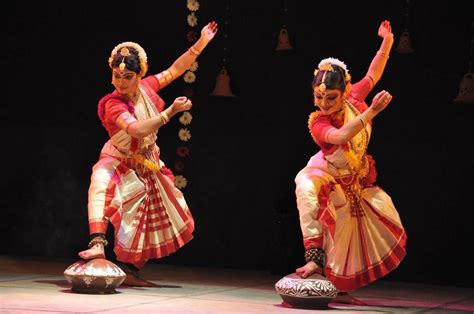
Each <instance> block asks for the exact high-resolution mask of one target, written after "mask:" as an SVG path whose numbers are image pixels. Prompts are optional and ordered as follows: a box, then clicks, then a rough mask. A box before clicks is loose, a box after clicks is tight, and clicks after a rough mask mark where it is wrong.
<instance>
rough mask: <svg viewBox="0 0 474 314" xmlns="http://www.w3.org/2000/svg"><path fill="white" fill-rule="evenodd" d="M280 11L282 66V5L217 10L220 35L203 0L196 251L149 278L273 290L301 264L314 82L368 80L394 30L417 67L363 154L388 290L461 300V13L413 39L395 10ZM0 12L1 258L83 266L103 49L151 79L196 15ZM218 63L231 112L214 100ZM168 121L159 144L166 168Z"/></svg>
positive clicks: (63, 7)
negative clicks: (186, 272)
mask: <svg viewBox="0 0 474 314" xmlns="http://www.w3.org/2000/svg"><path fill="white" fill-rule="evenodd" d="M287 2H288V3H286V6H287V14H286V23H287V25H288V31H289V36H290V41H291V44H292V45H293V46H294V47H295V49H294V50H291V51H275V48H276V45H277V38H278V33H279V31H280V28H281V26H282V23H283V22H282V21H283V18H282V16H283V14H282V12H283V11H282V10H283V9H282V8H283V6H284V4H285V2H284V1H268V0H259V1H231V2H230V1H227V3H229V4H230V10H229V11H228V12H229V14H228V18H227V19H226V18H225V16H226V9H225V8H226V3H225V2H224V1H201V7H200V10H199V11H198V12H197V16H198V18H199V28H201V27H202V26H203V25H204V23H205V22H207V21H211V20H216V21H217V22H218V23H219V27H220V31H219V33H218V35H217V37H216V39H215V40H214V41H213V42H211V44H210V45H209V46H208V48H207V49H206V50H205V51H204V53H203V54H202V55H201V56H200V58H199V60H198V61H199V69H198V71H197V72H196V73H197V81H196V82H195V83H194V84H193V86H192V87H193V89H194V90H195V91H196V94H195V95H194V96H193V97H192V99H193V103H194V107H193V109H192V114H193V117H194V120H193V122H192V125H191V130H192V136H193V137H192V139H191V141H190V142H189V148H190V151H191V154H190V157H189V158H188V159H187V161H186V164H185V166H186V168H185V175H186V176H187V178H188V180H189V184H188V186H187V187H186V189H185V190H184V193H185V195H186V198H187V200H188V203H189V205H190V207H191V209H192V212H193V214H194V216H195V220H196V232H195V239H194V240H193V241H191V242H190V243H189V244H188V245H186V246H185V247H184V248H183V249H182V250H180V251H178V252H177V253H175V254H173V255H171V256H169V257H166V258H163V259H161V260H158V261H154V263H169V264H179V265H195V266H211V267H231V268H242V269H261V270H269V271H271V272H273V273H277V274H285V273H288V272H291V271H293V269H294V267H296V266H298V265H300V264H302V263H303V247H302V242H301V232H300V230H299V225H298V217H297V209H296V206H295V200H294V181H293V179H294V176H295V175H296V173H297V172H298V171H299V169H301V168H302V167H303V166H304V165H305V164H306V162H307V160H308V158H309V157H310V156H311V155H312V154H314V153H315V152H316V151H317V147H316V146H315V144H314V143H313V142H312V140H311V138H310V135H309V133H308V131H307V128H306V121H307V116H308V114H309V113H310V111H311V110H312V109H313V107H312V104H311V102H312V98H311V88H310V81H311V78H312V72H313V69H314V67H315V66H316V65H317V63H318V62H319V60H320V59H322V58H324V57H328V56H332V57H337V58H340V59H341V60H344V61H345V62H346V63H347V64H348V66H349V69H350V71H351V74H352V77H353V80H357V79H359V78H361V77H363V75H364V74H365V71H366V70H367V67H368V65H369V63H370V61H371V59H372V57H373V56H374V54H375V52H376V51H377V49H378V46H379V44H380V38H379V37H378V36H377V28H378V26H379V23H380V22H381V21H382V20H383V19H390V20H391V21H392V25H393V31H394V33H395V35H396V40H395V44H394V48H396V46H397V44H398V39H399V35H400V34H401V32H402V31H403V30H404V28H405V27H406V26H408V29H409V31H410V35H411V40H412V45H413V48H414V49H415V53H413V54H405V55H404V54H399V53H397V52H395V51H394V50H393V51H392V53H391V56H390V59H389V64H388V66H387V68H386V71H385V74H384V76H383V78H382V80H381V81H380V82H379V84H378V85H377V86H376V89H375V90H374V92H372V93H371V95H369V100H370V99H371V98H372V97H373V95H374V94H375V92H376V91H379V90H382V89H387V90H389V91H390V92H391V93H392V94H393V95H394V100H393V101H392V104H391V105H390V107H389V108H388V109H387V110H386V111H385V112H383V113H382V114H381V115H380V116H379V117H377V119H376V120H375V122H374V128H375V132H374V136H373V137H372V141H371V144H370V146H369V151H370V153H371V154H372V155H373V156H374V158H375V160H376V163H377V167H378V173H379V176H378V184H379V185H380V186H381V187H382V188H383V189H384V190H386V191H387V192H388V193H389V194H390V195H391V197H392V198H393V201H394V203H395V205H396V207H397V208H398V210H399V213H400V215H401V217H402V220H403V223H404V225H405V227H406V230H407V234H408V244H407V246H408V247H407V251H408V252H407V257H406V259H405V260H404V261H403V262H402V264H401V265H400V266H399V268H398V269H397V270H395V271H394V272H393V273H391V274H390V275H389V276H388V277H387V278H386V280H400V281H401V280H403V281H412V282H415V281H416V282H426V283H440V284H457V285H465V286H471V282H472V278H473V276H472V275H473V274H472V260H471V258H469V255H470V251H471V250H472V248H473V232H472V223H473V219H472V218H473V217H472V207H473V206H472V200H471V198H470V197H471V196H472V190H473V184H472V178H473V166H472V161H473V158H472V155H471V154H469V153H468V150H469V148H470V146H471V145H472V136H473V128H472V118H473V112H474V105H472V104H471V105H461V104H454V103H453V102H452V100H453V99H454V98H455V97H456V96H457V93H458V88H459V83H460V80H461V79H462V77H463V75H464V74H465V73H466V72H467V70H468V63H469V59H470V57H469V43H470V40H471V29H470V28H471V23H472V15H471V14H470V13H469V12H470V11H469V10H468V8H467V4H459V3H454V2H446V3H443V4H433V3H432V2H430V1H426V2H422V1H411V2H410V14H409V18H408V20H407V21H408V24H406V21H405V18H404V5H405V1H401V0H400V1H390V2H386V3H385V2H384V3H383V4H382V2H380V1H378V2H373V3H368V2H364V3H363V2H352V3H344V2H339V3H337V4H334V3H332V2H326V3H322V2H320V1H318V2H316V1H314V2H313V3H311V2H308V1H294V2H290V1H287ZM464 3H467V2H464ZM463 6H464V7H463ZM2 11H3V12H2V15H4V18H3V19H2V20H3V21H7V25H6V27H4V28H2V30H1V32H2V40H3V42H4V43H6V44H4V45H2V49H1V51H0V62H1V64H2V76H3V80H2V81H3V83H2V87H3V93H4V97H2V98H1V100H0V101H1V108H2V110H1V117H2V123H1V125H0V128H1V130H2V134H3V149H2V152H3V153H2V155H3V158H2V160H3V162H2V164H3V167H2V179H1V180H0V189H1V191H2V198H1V201H0V202H1V214H2V219H1V221H2V227H1V230H2V234H3V235H4V236H3V239H4V240H3V241H0V252H1V253H3V254H10V255H19V256H30V257H38V258H48V259H75V258H76V257H77V255H76V254H77V252H78V251H79V250H81V249H84V248H85V246H86V244H87V241H88V225H87V189H88V184H89V178H90V174H91V167H92V165H93V164H94V163H95V161H96V160H97V157H98V154H99V151H100V149H101V146H102V145H103V143H104V142H105V141H106V140H107V136H106V132H105V130H104V129H103V128H102V126H101V125H100V122H99V120H98V118H97V115H96V104H97V101H98V99H100V97H102V95H104V94H105V93H108V92H110V91H112V86H111V85H110V79H111V77H110V71H109V69H108V66H107V58H108V56H109V54H110V50H111V49H112V48H113V47H114V46H115V45H116V44H118V43H119V42H122V41H128V40H130V41H136V42H138V43H140V44H141V45H142V46H143V47H144V48H145V49H146V51H147V54H148V58H149V66H150V72H149V73H156V72H158V71H161V70H163V69H165V68H166V67H168V66H169V65H170V64H171V63H172V62H173V61H174V59H175V58H176V57H177V56H178V55H179V54H180V53H182V52H184V51H185V49H187V47H188V44H187V42H186V39H185V34H186V31H187V30H188V29H189V27H188V26H187V23H186V15H187V14H188V12H189V11H188V10H187V9H186V1H184V0H183V1H166V2H164V1H153V2H151V1H150V2H145V1H140V2H138V1H137V2H133V1H128V2H123V3H122V2H110V1H109V2H102V1H96V2H95V3H92V2H91V3H88V2H70V3H69V4H66V2H59V1H58V2H43V1H42V2H33V3H25V2H19V3H18V4H10V6H9V7H6V8H5V9H4V10H2ZM357 12H358V13H357ZM225 20H227V21H228V24H227V25H228V28H227V34H228V38H227V40H224V36H223V34H224V30H225ZM224 47H225V48H227V54H228V58H227V63H228V65H227V69H228V73H229V75H230V78H231V81H230V83H231V88H232V90H233V92H234V93H235V94H236V95H237V96H238V97H236V98H235V99H217V98H212V97H210V96H208V93H209V92H211V91H212V89H213V87H214V82H215V78H216V76H217V74H218V73H219V70H220V68H221V65H222V56H223V51H224ZM185 85H186V84H185V83H184V82H183V81H182V79H179V80H177V81H176V82H174V83H173V84H172V85H171V86H169V87H168V88H166V89H165V90H163V91H162V93H161V95H162V97H163V98H164V99H165V101H166V102H167V103H170V102H171V101H172V100H173V99H174V97H177V96H179V95H181V94H182V88H183V87H184V86H185ZM5 96H6V97H5ZM176 120H177V119H175V121H173V122H172V123H170V124H169V125H167V126H166V127H165V128H163V129H162V130H161V131H160V135H159V140H158V143H159V145H160V147H161V150H162V159H163V161H164V162H165V163H167V164H168V166H170V167H172V166H173V164H174V161H175V160H176V147H177V146H178V144H179V139H178V136H177V132H178V129H179V123H178V122H177V121H176Z"/></svg>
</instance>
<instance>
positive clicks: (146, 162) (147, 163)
mask: <svg viewBox="0 0 474 314" xmlns="http://www.w3.org/2000/svg"><path fill="white" fill-rule="evenodd" d="M130 159H131V160H132V162H133V163H134V164H138V165H140V166H143V167H144V168H146V169H148V170H151V171H153V172H158V171H160V169H161V166H160V164H159V163H157V162H155V161H153V160H151V159H148V158H147V157H146V156H144V155H142V154H140V153H135V154H133V155H132V156H131V157H130Z"/></svg>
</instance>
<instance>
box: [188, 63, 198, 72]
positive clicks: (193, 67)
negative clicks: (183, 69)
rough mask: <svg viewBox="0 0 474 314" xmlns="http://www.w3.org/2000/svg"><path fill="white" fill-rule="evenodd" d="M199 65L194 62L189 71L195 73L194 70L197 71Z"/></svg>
mask: <svg viewBox="0 0 474 314" xmlns="http://www.w3.org/2000/svg"><path fill="white" fill-rule="evenodd" d="M198 67H199V65H198V62H197V61H194V62H193V64H191V66H190V67H189V69H188V70H189V71H191V72H196V70H197V69H198Z"/></svg>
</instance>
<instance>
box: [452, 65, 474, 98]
mask: <svg viewBox="0 0 474 314" xmlns="http://www.w3.org/2000/svg"><path fill="white" fill-rule="evenodd" d="M454 101H455V102H459V103H465V104H474V77H473V73H472V72H468V73H466V74H465V75H464V77H463V78H462V80H461V84H459V94H458V96H457V97H456V98H455V99H454Z"/></svg>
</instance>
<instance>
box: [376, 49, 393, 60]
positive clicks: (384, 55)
mask: <svg viewBox="0 0 474 314" xmlns="http://www.w3.org/2000/svg"><path fill="white" fill-rule="evenodd" d="M377 54H378V55H380V56H381V57H382V58H387V59H388V58H389V57H390V56H389V55H388V53H385V52H383V51H382V50H379V51H377Z"/></svg>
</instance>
